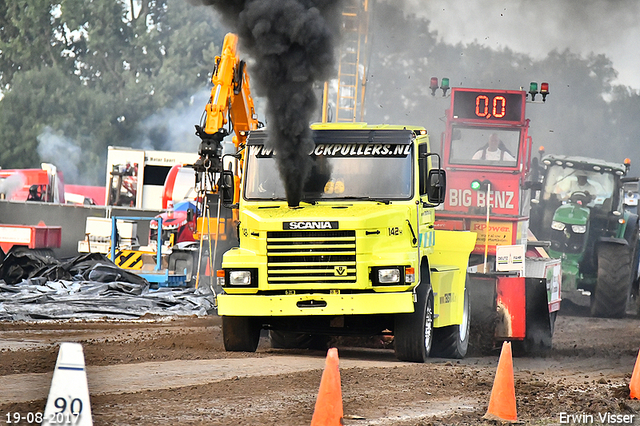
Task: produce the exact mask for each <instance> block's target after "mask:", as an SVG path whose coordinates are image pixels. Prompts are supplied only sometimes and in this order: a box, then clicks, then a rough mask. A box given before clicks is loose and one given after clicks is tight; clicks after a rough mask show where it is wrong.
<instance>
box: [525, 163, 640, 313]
mask: <svg viewBox="0 0 640 426" xmlns="http://www.w3.org/2000/svg"><path fill="white" fill-rule="evenodd" d="M629 166H630V164H629V162H628V161H625V163H613V162H609V161H604V160H601V159H595V158H586V157H579V156H565V155H546V156H544V157H543V158H542V160H541V164H540V171H539V175H540V177H541V179H542V182H541V190H540V191H539V194H538V195H537V197H536V198H534V199H533V200H532V202H533V204H532V211H531V228H532V229H533V230H534V233H535V234H536V235H537V236H540V238H544V239H546V240H549V241H550V242H551V250H550V254H551V256H555V257H558V258H561V259H562V272H563V284H564V285H563V291H564V296H563V297H565V298H568V299H571V300H572V301H573V302H574V303H577V304H579V305H586V306H589V307H590V309H591V314H592V315H595V316H604V317H622V316H624V315H625V312H626V308H627V303H628V301H629V300H628V299H629V296H630V295H631V296H633V297H635V298H636V300H637V298H638V297H637V296H638V293H639V292H638V259H639V250H638V232H639V231H638V229H639V224H638V215H637V201H636V202H635V206H633V204H634V201H635V200H634V198H635V197H634V191H635V189H634V187H637V183H638V178H632V177H626V175H627V172H628V170H629ZM585 296H586V297H585Z"/></svg>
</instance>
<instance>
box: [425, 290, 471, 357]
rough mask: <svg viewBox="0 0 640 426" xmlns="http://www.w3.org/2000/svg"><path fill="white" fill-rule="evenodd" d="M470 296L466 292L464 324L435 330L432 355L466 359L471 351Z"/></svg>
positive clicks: (465, 291)
mask: <svg viewBox="0 0 640 426" xmlns="http://www.w3.org/2000/svg"><path fill="white" fill-rule="evenodd" d="M470 315H471V312H470V303H469V295H468V294H467V289H466V288H465V290H464V309H463V312H462V324H459V325H450V326H447V327H442V328H436V329H434V330H433V347H432V349H431V355H432V356H437V357H441V358H464V357H465V355H466V354H467V349H469V328H470V325H471V321H470V319H471V316H470Z"/></svg>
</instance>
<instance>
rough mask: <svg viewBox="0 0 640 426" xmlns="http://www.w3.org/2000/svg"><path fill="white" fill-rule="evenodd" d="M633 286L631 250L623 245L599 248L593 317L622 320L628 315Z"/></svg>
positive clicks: (605, 245)
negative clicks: (630, 290)
mask: <svg viewBox="0 0 640 426" xmlns="http://www.w3.org/2000/svg"><path fill="white" fill-rule="evenodd" d="M630 286H631V250H630V248H629V246H626V245H621V244H601V245H600V246H599V247H598V282H597V284H596V289H595V292H594V294H593V298H592V303H591V315H593V316H596V317H605V318H622V317H623V316H624V315H625V314H626V310H627V299H628V297H629V287H630Z"/></svg>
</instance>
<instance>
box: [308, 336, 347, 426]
mask: <svg viewBox="0 0 640 426" xmlns="http://www.w3.org/2000/svg"><path fill="white" fill-rule="evenodd" d="M342 416H343V412H342V390H341V389H340V370H339V369H338V349H336V348H331V349H329V351H328V352H327V361H326V364H325V366H324V371H323V372H322V379H320V390H319V391H318V399H317V400H316V407H315V409H314V411H313V418H312V419H311V426H340V425H342Z"/></svg>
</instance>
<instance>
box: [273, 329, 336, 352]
mask: <svg viewBox="0 0 640 426" xmlns="http://www.w3.org/2000/svg"><path fill="white" fill-rule="evenodd" d="M269 338H270V339H271V347H272V348H274V349H321V350H325V349H327V343H328V342H329V338H328V336H322V335H316V334H307V333H298V332H291V331H280V330H270V331H269Z"/></svg>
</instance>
